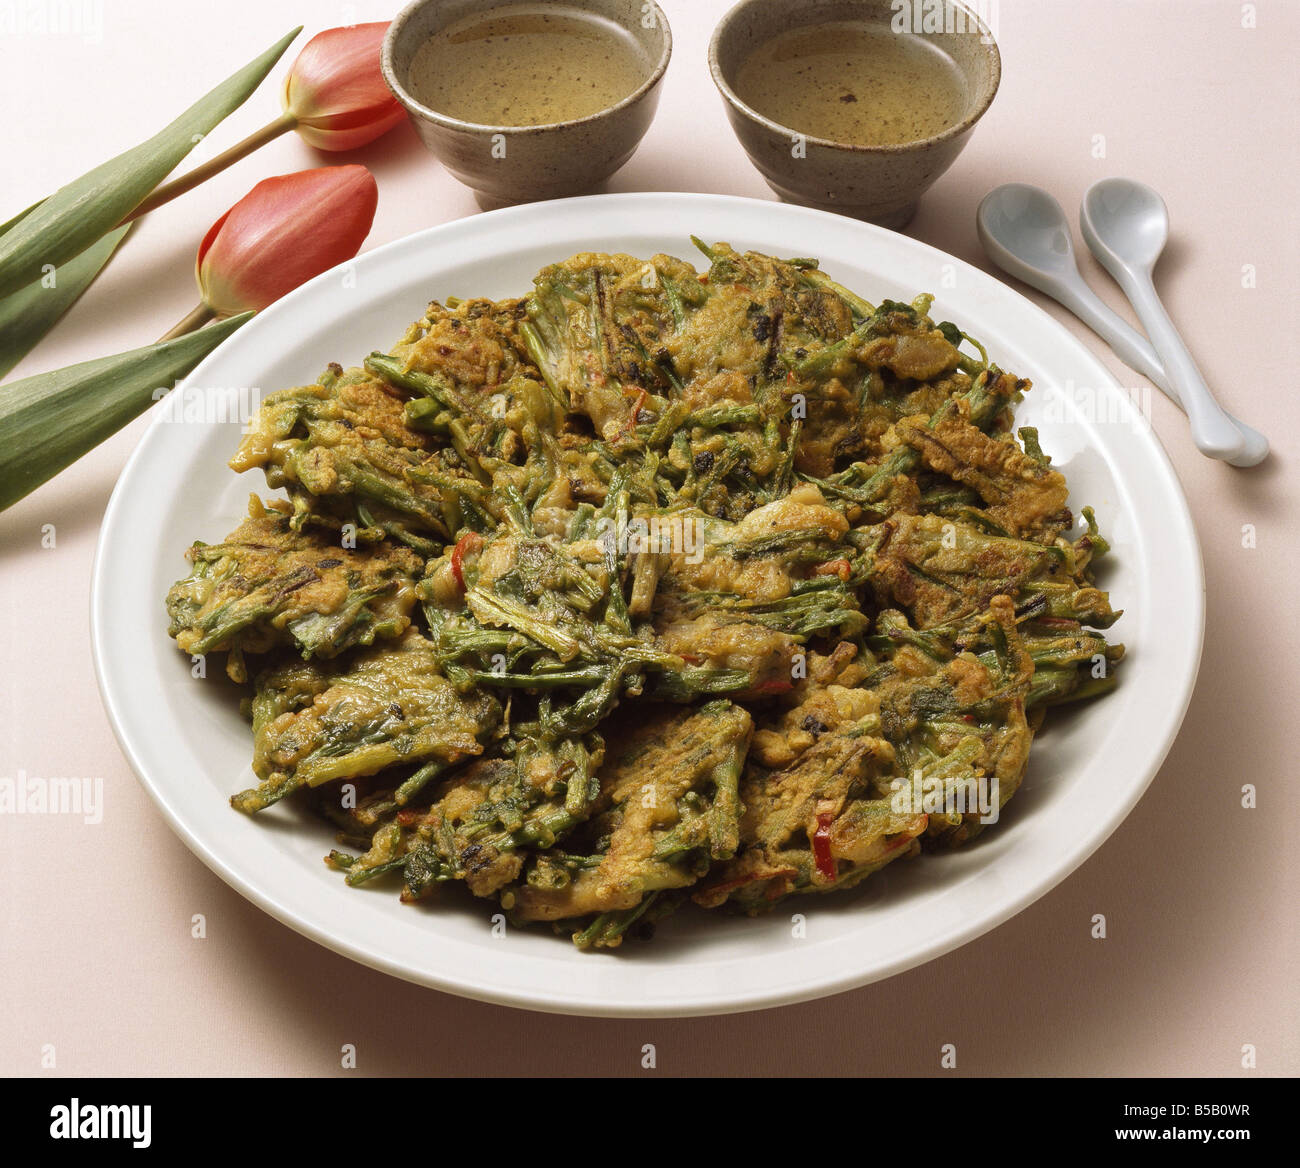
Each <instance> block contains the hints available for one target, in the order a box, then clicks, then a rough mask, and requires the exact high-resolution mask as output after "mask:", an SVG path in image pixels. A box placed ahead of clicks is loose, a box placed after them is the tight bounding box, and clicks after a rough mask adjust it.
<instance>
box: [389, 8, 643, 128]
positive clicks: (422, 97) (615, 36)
mask: <svg viewBox="0 0 1300 1168" xmlns="http://www.w3.org/2000/svg"><path fill="white" fill-rule="evenodd" d="M653 68H654V64H653V62H652V61H650V60H649V59H648V57H647V55H646V53H644V52H643V51H642V50H641V48H640V46H639V45H638V44H637V43H636V41H635V40H634V39H633V38H632V36H631V34H630V33H628V32H627V31H625V30H624V29H623V28H621V27H620V26H619V25H617V24H615V23H614V22H613V21H612V20H608V19H606V18H604V17H602V16H599V15H597V14H596V13H594V12H584V11H582V9H580V8H570V7H568V6H567V5H564V4H517V5H512V6H511V7H509V8H497V9H491V8H490V9H488V10H486V11H484V12H475V13H471V14H470V15H469V16H466V17H463V18H462V19H460V20H457V21H455V22H454V23H452V24H450V25H448V26H447V27H446V28H444V29H441V30H439V31H438V32H436V33H435V34H434V35H433V36H431V37H430V38H429V39H428V40H427V41H425V42H424V44H423V45H421V46H420V47H419V48H418V49H417V50H416V52H415V56H414V57H412V58H411V68H410V73H409V74H408V76H407V86H408V88H409V89H410V91H411V95H412V96H413V97H415V98H417V99H418V100H419V101H421V102H422V103H423V104H424V105H427V106H428V107H429V108H430V109H435V110H438V111H439V113H444V114H447V115H448V116H450V117H453V118H459V119H460V120H461V121H464V122H478V123H480V124H487V125H492V126H543V125H546V124H548V123H551V122H567V121H569V120H570V119H572V118H585V117H588V116H589V115H591V114H596V113H599V112H600V111H601V110H603V109H608V108H609V107H610V106H612V105H615V104H617V103H618V102H620V101H622V100H623V99H624V98H625V97H627V96H628V95H630V94H631V93H632V92H633V91H635V89H636V88H637V86H638V85H640V84H641V82H642V81H644V80H645V79H646V78H647V77H648V76H649V75H650V73H651V71H652V70H653Z"/></svg>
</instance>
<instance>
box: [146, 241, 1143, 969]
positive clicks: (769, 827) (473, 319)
mask: <svg viewBox="0 0 1300 1168" xmlns="http://www.w3.org/2000/svg"><path fill="white" fill-rule="evenodd" d="M694 242H695V243H696V245H697V246H698V247H699V248H700V250H701V251H702V252H703V254H704V256H705V259H706V264H705V265H704V267H703V268H702V269H700V270H697V269H696V268H695V267H693V266H692V265H690V264H688V263H686V262H684V261H683V260H681V259H677V258H675V257H672V256H666V255H656V256H653V257H651V258H650V259H642V258H639V257H636V256H631V255H626V254H602V253H591V252H588V253H583V254H580V255H576V256H572V257H571V258H569V259H567V260H564V261H563V262H560V263H556V264H552V265H550V266H548V267H547V268H545V269H543V270H542V271H541V272H540V273H539V274H538V275H537V277H536V279H535V280H534V282H533V287H532V290H531V291H529V292H528V293H527V295H525V296H524V297H522V298H519V299H505V300H500V301H492V300H487V299H483V298H474V299H466V300H461V299H457V298H455V297H449V298H447V299H446V300H445V302H441V303H440V302H436V301H435V302H433V303H431V304H429V305H428V307H427V308H426V309H425V312H424V314H423V316H422V317H421V318H420V319H419V320H417V321H416V322H415V323H414V324H412V325H411V326H410V328H408V329H407V330H406V332H405V333H404V334H403V335H402V336H401V338H400V339H399V340H398V341H397V343H396V344H395V345H393V346H392V348H391V349H389V350H388V351H375V352H372V353H371V354H370V355H369V356H366V357H364V360H363V363H362V365H361V367H358V368H353V369H349V370H347V371H346V372H345V371H344V369H343V368H342V366H340V365H337V364H332V365H330V366H329V367H328V369H327V370H326V372H325V373H324V374H323V375H322V377H321V378H320V380H319V382H318V383H317V384H315V385H310V386H303V387H298V388H293V389H286V390H281V391H279V392H278V393H273V394H271V395H270V396H268V397H267V398H266V400H265V401H264V402H263V404H262V407H261V410H260V412H259V415H258V418H257V419H256V423H255V425H254V426H253V427H252V429H251V430H250V432H249V433H248V434H247V435H246V436H245V438H244V440H243V442H242V443H241V445H240V448H239V450H238V452H237V453H236V455H235V457H234V459H233V460H232V463H231V465H232V467H233V468H234V469H236V470H238V471H243V470H256V469H260V470H261V471H262V472H263V474H264V475H265V477H266V481H267V484H268V486H269V487H271V488H274V489H278V490H282V491H283V492H284V493H285V494H286V495H287V499H285V500H281V501H279V502H276V503H272V504H270V505H269V507H270V509H269V510H257V509H255V510H254V513H253V516H252V517H251V518H250V519H249V520H248V521H247V522H246V523H245V524H244V525H243V526H242V527H241V528H239V529H238V530H237V531H236V532H235V533H233V534H232V536H231V537H230V539H229V540H228V541H227V542H226V543H225V544H223V545H219V546H218V547H214V548H206V547H204V546H203V545H195V548H194V549H193V550H192V553H191V555H192V558H193V559H194V561H195V570H194V572H193V573H192V574H191V576H190V577H189V578H187V579H186V580H183V581H181V582H180V583H179V584H177V585H176V586H175V587H174V588H173V589H172V592H171V593H170V594H169V598H168V610H169V613H170V615H171V618H172V632H173V635H174V636H176V638H177V642H178V644H179V645H180V646H181V648H183V649H186V650H187V651H192V652H204V651H216V650H227V651H228V652H229V660H228V672H230V674H231V676H232V677H234V678H236V679H237V680H241V681H242V680H244V679H245V678H246V676H247V675H248V674H249V671H250V665H251V668H252V670H253V672H256V673H257V680H256V683H255V685H254V693H253V697H252V698H251V700H250V702H249V706H250V708H251V712H252V720H253V734H254V770H255V772H256V774H257V776H258V778H259V779H260V780H261V785H260V786H258V787H257V788H255V789H253V790H251V791H246V792H243V793H242V794H240V795H237V796H236V797H235V799H234V801H233V802H234V804H235V806H236V807H237V808H239V809H241V810H244V811H248V812H256V811H260V810H262V809H264V808H266V807H267V806H269V805H270V804H272V803H274V802H276V801H277V800H278V799H280V798H282V797H284V796H285V795H288V794H290V793H294V792H296V795H295V798H296V799H297V800H299V801H301V802H304V803H306V804H307V805H309V806H311V807H312V808H314V809H315V810H316V811H317V812H319V813H320V814H321V815H322V816H323V817H324V818H325V819H326V820H328V821H329V822H330V823H331V824H333V825H334V827H335V828H336V829H337V832H338V842H339V847H338V848H337V849H335V850H334V851H332V852H331V853H330V854H329V856H328V857H327V862H328V863H329V864H330V866H331V867H333V868H335V869H337V870H339V871H341V872H344V873H345V874H346V881H347V883H348V884H349V885H357V884H362V883H366V882H368V881H371V880H378V879H382V878H385V877H387V878H391V879H393V880H394V881H400V887H401V896H402V899H403V900H405V901H408V902H420V903H423V904H428V905H436V903H437V902H438V901H439V900H440V899H441V897H442V896H443V894H444V890H448V889H450V888H452V887H455V886H457V885H463V886H464V890H465V891H467V892H468V893H469V894H471V895H472V896H473V897H478V898H482V899H483V900H484V901H486V902H487V905H488V906H489V907H490V910H496V911H504V912H505V913H506V914H507V916H508V917H509V919H510V920H511V921H512V922H514V923H516V924H518V925H520V926H524V925H528V924H531V923H545V924H549V925H551V926H552V927H553V928H555V929H556V930H558V931H562V932H565V933H568V934H569V935H571V936H572V937H573V939H574V941H575V942H576V943H577V944H578V945H579V946H580V947H581V948H583V949H611V948H614V947H616V946H618V945H620V944H621V943H622V941H623V940H624V938H625V937H629V936H634V935H635V936H640V935H643V934H647V933H648V932H649V931H650V929H651V927H652V924H653V922H655V921H657V920H659V919H662V918H663V917H665V916H667V915H668V914H670V913H672V912H673V911H676V910H677V909H679V908H681V907H682V906H685V905H691V904H692V903H693V904H694V905H695V906H697V908H699V909H707V910H710V911H715V912H716V911H717V910H719V909H724V910H738V911H740V912H744V913H751V914H752V913H758V912H763V911H766V910H768V909H770V908H771V907H772V906H773V905H774V904H778V903H781V902H783V901H784V900H785V899H786V898H787V897H790V896H796V895H798V896H803V895H806V894H811V893H832V892H838V891H842V890H844V889H848V888H850V887H852V886H853V885H856V884H858V883H859V882H860V881H862V880H864V879H866V878H867V877H869V876H870V875H871V874H873V873H875V872H878V871H880V870H881V869H882V868H884V867H886V866H888V865H890V864H893V863H894V862H895V861H898V860H901V859H905V858H909V857H914V856H917V855H918V854H920V853H922V852H926V851H930V852H934V851H943V850H946V849H949V848H952V847H957V846H960V845H963V844H965V843H967V842H969V841H970V840H972V839H974V838H975V837H976V836H977V835H978V834H979V833H980V832H982V831H985V830H988V828H989V827H990V826H991V825H992V824H994V823H996V822H997V820H998V819H999V817H1000V816H1001V815H1002V813H1003V811H1004V809H1005V808H1006V806H1007V804H1008V801H1009V800H1011V799H1012V797H1013V796H1014V795H1015V793H1016V791H1017V790H1018V789H1019V787H1020V785H1021V782H1022V780H1023V778H1024V775H1025V772H1026V768H1027V766H1028V764H1029V757H1030V748H1031V744H1032V741H1033V738H1034V735H1035V733H1036V732H1038V731H1039V730H1040V729H1041V727H1042V725H1043V723H1044V719H1045V717H1046V716H1047V714H1048V711H1049V709H1051V708H1052V707H1054V706H1056V705H1059V704H1061V703H1066V702H1077V701H1082V700H1086V699H1090V698H1093V697H1096V696H1099V695H1101V694H1104V693H1106V692H1108V691H1109V690H1110V689H1111V688H1112V687H1113V686H1114V684H1115V680H1116V667H1117V666H1118V664H1119V663H1120V662H1121V660H1122V658H1123V653H1124V649H1123V646H1122V645H1119V644H1112V643H1110V642H1108V640H1107V639H1106V634H1105V630H1107V629H1108V628H1109V627H1110V626H1111V625H1112V624H1114V622H1115V621H1116V620H1117V619H1118V618H1119V616H1120V613H1119V612H1117V611H1115V610H1114V609H1112V607H1111V604H1110V600H1109V597H1108V596H1107V594H1106V593H1105V591H1103V590H1102V589H1100V588H1099V587H1097V583H1096V580H1095V578H1094V575H1093V567H1094V564H1095V562H1096V561H1097V559H1098V558H1099V557H1102V556H1104V555H1105V554H1106V553H1107V552H1108V548H1107V545H1106V541H1105V540H1104V539H1103V538H1102V536H1101V534H1100V532H1099V531H1098V528H1097V523H1096V519H1095V517H1094V515H1093V513H1092V512H1091V511H1090V510H1089V509H1088V508H1087V507H1084V508H1082V511H1081V514H1082V517H1083V520H1084V529H1083V530H1082V531H1081V532H1079V533H1077V534H1076V533H1074V528H1075V522H1074V515H1073V513H1072V511H1071V509H1070V506H1069V491H1068V485H1067V483H1066V479H1065V476H1064V475H1063V474H1062V473H1061V470H1060V469H1059V468H1057V467H1055V466H1053V465H1052V463H1051V459H1050V458H1049V457H1048V456H1047V454H1046V453H1045V452H1044V451H1043V450H1042V448H1041V446H1040V444H1039V440H1038V435H1037V433H1036V432H1035V431H1034V430H1033V429H1031V428H1027V427H1026V428H1022V429H1020V430H1018V431H1017V430H1015V429H1014V426H1013V423H1014V417H1013V411H1014V407H1015V405H1016V403H1017V402H1019V401H1020V400H1021V398H1022V397H1023V395H1024V394H1025V393H1026V392H1028V391H1029V390H1030V389H1031V385H1030V383H1029V382H1028V381H1026V380H1024V379H1022V378H1019V377H1016V376H1015V375H1014V374H1012V373H1008V372H1005V371H1004V370H1002V369H1000V368H998V367H997V366H996V365H995V364H993V363H992V362H991V361H990V359H989V355H988V354H987V353H986V352H985V350H984V349H983V347H982V346H981V345H980V344H979V342H978V341H976V340H975V339H974V338H972V337H970V336H969V335H967V334H966V333H965V332H963V331H962V330H961V329H960V328H959V327H958V326H957V325H956V324H954V323H952V322H950V321H944V320H936V319H935V318H934V317H933V316H932V315H931V307H932V299H931V297H929V296H925V295H922V296H918V297H916V299H914V300H913V301H911V302H910V303H903V302H900V301H894V300H885V301H883V302H881V303H880V304H878V305H877V304H871V303H868V302H867V301H866V300H864V299H863V298H862V297H861V296H859V295H857V294H856V293H854V292H853V291H851V290H850V289H848V288H846V287H844V286H843V285H842V284H840V283H838V282H837V281H835V280H834V279H833V278H831V277H830V276H829V275H827V274H826V273H825V272H823V271H821V270H820V268H819V266H818V264H817V261H815V260H811V259H788V260H783V259H778V258H776V257H773V256H766V255H760V254H757V253H753V252H746V253H740V252H737V251H736V250H734V249H733V248H731V247H730V246H728V245H727V244H725V243H718V244H714V245H712V246H709V245H706V244H704V243H702V242H701V241H699V240H695V241H694ZM417 601H418V603H417ZM294 653H297V654H298V655H299V656H298V658H297V659H295V658H294V657H293V656H292V654H294ZM448 894H450V893H448ZM719 915H721V914H719Z"/></svg>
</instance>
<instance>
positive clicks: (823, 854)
mask: <svg viewBox="0 0 1300 1168" xmlns="http://www.w3.org/2000/svg"><path fill="white" fill-rule="evenodd" d="M834 821H835V813H834V812H833V811H819V812H818V813H817V830H816V831H815V832H813V838H812V850H813V862H814V863H816V865H817V871H818V872H820V873H821V874H822V875H823V876H825V877H826V879H827V880H834V879H835V872H836V869H835V857H834V856H832V855H831V824H832V823H833V822H834Z"/></svg>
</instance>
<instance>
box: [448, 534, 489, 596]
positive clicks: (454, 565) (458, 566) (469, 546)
mask: <svg viewBox="0 0 1300 1168" xmlns="http://www.w3.org/2000/svg"><path fill="white" fill-rule="evenodd" d="M482 546H483V537H482V536H481V535H479V533H478V532H477V531H467V532H466V533H465V534H464V535H462V536H461V537H460V539H458V540H457V541H456V546H455V547H454V548H452V549H451V574H452V575H453V576H455V577H456V583H457V584H459V585H460V590H461V591H462V592H464V591H465V571H464V562H465V553H466V552H476V551H478V549H479V548H481V547H482Z"/></svg>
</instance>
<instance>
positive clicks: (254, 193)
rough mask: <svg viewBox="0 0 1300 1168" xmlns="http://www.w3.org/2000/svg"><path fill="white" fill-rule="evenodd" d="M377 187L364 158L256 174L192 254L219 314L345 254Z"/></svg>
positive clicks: (271, 295) (371, 211)
mask: <svg viewBox="0 0 1300 1168" xmlns="http://www.w3.org/2000/svg"><path fill="white" fill-rule="evenodd" d="M378 201H379V189H378V187H377V186H376V185H375V179H374V176H373V175H372V174H371V173H370V171H368V170H367V169H366V168H365V167H364V166H330V167H323V168H321V169H318V170H303V171H299V172H298V173H296V174H286V175H280V176H279V177H278V178H269V179H266V180H264V181H263V182H260V183H258V184H257V186H255V187H254V188H253V189H252V190H251V191H249V192H248V194H247V195H245V196H244V197H243V198H242V199H240V200H239V202H238V203H236V204H235V205H234V206H233V207H231V208H230V210H229V211H227V212H226V214H225V215H223V216H222V217H221V218H220V219H218V220H217V222H216V223H214V224H213V225H212V227H211V228H210V229H209V230H208V233H207V235H205V236H204V238H203V242H202V244H201V245H200V247H199V253H198V257H197V259H196V261H195V269H196V274H197V277H198V281H199V289H200V290H201V292H202V293H203V300H204V303H206V304H207V305H208V307H210V308H211V309H213V311H215V312H216V313H217V314H218V315H219V316H229V315H231V314H233V313H236V312H243V311H245V310H247V309H253V310H257V309H261V308H265V307H266V306H267V305H268V304H270V303H271V302H272V301H274V300H278V299H279V298H280V297H281V296H283V295H284V294H285V293H286V292H291V291H292V290H293V289H294V288H296V287H298V285H299V284H302V283H304V282H306V281H307V280H310V279H311V278H312V277H313V276H318V275H320V273H321V272H324V271H328V270H329V269H330V268H332V267H334V266H335V265H336V264H341V263H343V262H344V261H346V260H350V259H351V258H352V257H353V256H354V255H356V254H357V252H358V251H360V250H361V245H362V244H363V243H364V242H365V239H366V236H367V235H368V234H369V232H370V225H371V223H372V222H373V221H374V217H375V207H376V205H377V204H378Z"/></svg>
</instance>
